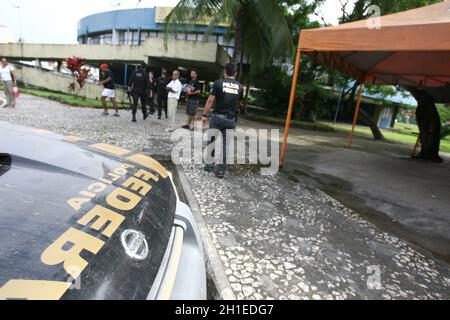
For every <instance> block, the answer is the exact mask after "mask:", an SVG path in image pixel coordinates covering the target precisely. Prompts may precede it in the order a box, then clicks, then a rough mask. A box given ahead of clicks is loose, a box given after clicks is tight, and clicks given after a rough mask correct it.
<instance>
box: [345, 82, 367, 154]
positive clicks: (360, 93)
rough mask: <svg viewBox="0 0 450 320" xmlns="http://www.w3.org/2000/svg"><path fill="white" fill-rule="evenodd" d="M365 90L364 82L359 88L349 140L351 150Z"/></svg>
mask: <svg viewBox="0 0 450 320" xmlns="http://www.w3.org/2000/svg"><path fill="white" fill-rule="evenodd" d="M363 89H364V82H361V84H360V86H359V93H358V102H357V103H356V108H355V115H354V117H353V125H352V131H351V132H350V137H349V139H348V147H349V148H351V147H352V146H353V137H354V135H355V128H356V123H357V122H358V117H359V109H360V107H361V99H362V94H363Z"/></svg>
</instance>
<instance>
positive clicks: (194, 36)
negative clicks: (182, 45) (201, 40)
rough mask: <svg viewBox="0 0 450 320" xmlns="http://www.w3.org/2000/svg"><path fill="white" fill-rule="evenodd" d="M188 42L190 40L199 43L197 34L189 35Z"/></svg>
mask: <svg viewBox="0 0 450 320" xmlns="http://www.w3.org/2000/svg"><path fill="white" fill-rule="evenodd" d="M186 40H189V41H197V34H195V33H189V34H188V35H187V38H186Z"/></svg>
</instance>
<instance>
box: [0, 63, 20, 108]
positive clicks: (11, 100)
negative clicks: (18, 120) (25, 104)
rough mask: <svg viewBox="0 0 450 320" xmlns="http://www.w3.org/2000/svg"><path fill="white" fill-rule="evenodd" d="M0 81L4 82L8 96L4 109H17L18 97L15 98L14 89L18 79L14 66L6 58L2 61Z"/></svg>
mask: <svg viewBox="0 0 450 320" xmlns="http://www.w3.org/2000/svg"><path fill="white" fill-rule="evenodd" d="M0 79H1V80H2V81H3V89H4V90H5V96H6V105H5V106H4V108H8V107H9V108H15V107H16V97H15V96H14V87H15V86H16V85H17V78H16V74H15V73H14V68H13V66H11V65H10V64H9V63H8V60H6V59H5V58H2V60H1V66H0Z"/></svg>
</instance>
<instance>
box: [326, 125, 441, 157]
mask: <svg viewBox="0 0 450 320" xmlns="http://www.w3.org/2000/svg"><path fill="white" fill-rule="evenodd" d="M321 123H323V124H326V125H329V126H333V123H331V122H323V121H322V122H321ZM335 129H336V130H338V131H342V132H350V131H351V129H352V126H351V125H350V124H345V123H337V124H336V126H335ZM381 131H382V132H383V135H384V137H385V138H386V139H387V140H389V141H393V142H399V143H404V144H409V145H415V144H416V141H417V136H418V135H419V128H418V127H417V125H412V124H406V123H397V124H396V125H395V128H394V129H382V130H381ZM355 132H356V135H359V136H363V137H368V138H372V137H373V135H372V131H371V130H370V128H369V127H365V126H357V127H356V129H355ZM441 151H443V152H450V137H446V138H444V139H442V141H441Z"/></svg>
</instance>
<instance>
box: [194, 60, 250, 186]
mask: <svg viewBox="0 0 450 320" xmlns="http://www.w3.org/2000/svg"><path fill="white" fill-rule="evenodd" d="M223 75H224V79H222V80H218V81H216V82H215V83H214V85H213V87H212V91H211V94H210V96H209V98H208V101H207V102H206V106H205V111H204V114H203V119H202V122H203V125H206V124H207V123H208V113H209V111H210V110H211V109H212V107H213V105H214V104H215V105H214V110H213V116H212V118H211V121H210V123H209V128H210V129H217V130H219V131H220V132H221V134H222V141H223V146H222V150H223V152H222V155H223V161H222V163H221V164H218V165H217V167H216V168H215V165H214V164H207V165H206V166H205V170H206V171H208V172H212V171H213V170H214V169H215V173H216V177H218V178H223V177H224V176H225V170H226V165H227V140H226V131H227V130H234V129H235V128H236V122H237V115H238V110H239V105H240V102H241V101H242V98H243V93H244V90H243V87H242V85H241V84H240V83H239V82H238V81H236V79H235V77H236V65H234V64H231V63H229V64H227V65H226V66H225V70H224V73H223ZM209 143H210V144H212V143H214V144H215V143H216V139H215V137H211V139H210V142H209ZM216 147H217V146H216V145H215V146H214V149H215V148H216ZM214 156H215V153H214V152H213V154H212V157H214Z"/></svg>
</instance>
